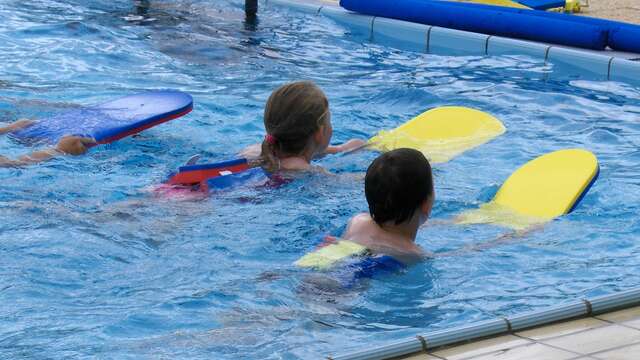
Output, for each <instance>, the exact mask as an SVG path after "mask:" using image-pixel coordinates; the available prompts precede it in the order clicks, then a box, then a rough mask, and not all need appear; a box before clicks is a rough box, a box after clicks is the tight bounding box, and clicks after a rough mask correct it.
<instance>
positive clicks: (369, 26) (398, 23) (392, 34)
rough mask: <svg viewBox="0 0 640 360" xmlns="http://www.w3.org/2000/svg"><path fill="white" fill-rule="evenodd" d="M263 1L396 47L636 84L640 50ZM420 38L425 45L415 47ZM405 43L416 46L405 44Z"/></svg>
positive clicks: (308, 1)
mask: <svg viewBox="0 0 640 360" xmlns="http://www.w3.org/2000/svg"><path fill="white" fill-rule="evenodd" d="M266 4H276V5H281V6H287V7H289V8H291V9H295V10H298V11H302V12H306V13H310V14H313V15H323V16H326V17H328V18H331V19H332V20H334V21H336V22H338V23H340V24H343V25H347V26H349V27H350V28H351V29H354V30H356V31H357V32H359V33H360V34H361V35H364V36H365V37H366V38H367V40H368V41H371V42H373V43H381V44H383V45H386V46H390V47H394V48H400V49H402V50H409V51H414V52H422V53H430V54H442V55H483V56H495V55H528V56H530V57H533V58H534V59H538V60H540V61H543V62H544V63H551V64H554V65H558V69H557V70H556V69H554V71H553V73H556V75H567V76H571V75H578V76H581V77H584V78H586V79H588V80H592V79H593V80H603V81H620V82H625V83H628V84H631V85H640V61H632V60H630V59H640V54H631V53H623V52H616V51H610V50H605V51H595V50H584V49H577V48H571V47H567V46H559V45H552V44H545V43H539V42H533V41H528V40H519V39H511V38H505V37H500V36H493V35H485V34H479V33H474V32H468V31H461V30H454V29H447V28H441V27H437V26H430V25H421V24H416V23H412V22H408V21H403V20H396V19H390V18H381V17H375V16H369V15H362V14H358V13H354V12H351V11H347V10H345V9H343V8H341V7H340V6H338V5H337V3H335V2H331V1H316V0H303V1H295V0H266ZM376 19H384V21H376ZM418 25H421V26H422V27H424V28H423V30H416V27H417V26H418ZM407 29H410V30H409V31H407ZM419 31H422V33H420V32H419ZM376 34H378V36H376ZM381 34H383V36H380V35H381ZM423 43H424V44H426V46H420V45H421V44H423ZM407 44H413V45H416V44H417V45H418V46H412V47H410V48H407V47H406V45H407Z"/></svg>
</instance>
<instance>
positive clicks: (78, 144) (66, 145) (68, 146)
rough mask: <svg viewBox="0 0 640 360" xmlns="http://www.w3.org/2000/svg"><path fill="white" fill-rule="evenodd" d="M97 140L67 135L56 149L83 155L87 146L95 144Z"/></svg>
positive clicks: (70, 153)
mask: <svg viewBox="0 0 640 360" xmlns="http://www.w3.org/2000/svg"><path fill="white" fill-rule="evenodd" d="M95 143H96V141H95V140H94V139H92V138H88V137H80V136H65V137H63V138H62V139H60V141H58V145H57V146H56V150H58V151H59V152H62V153H65V154H69V155H82V154H84V153H85V152H87V146H88V145H92V144H95Z"/></svg>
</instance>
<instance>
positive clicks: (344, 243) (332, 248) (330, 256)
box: [294, 240, 367, 270]
mask: <svg viewBox="0 0 640 360" xmlns="http://www.w3.org/2000/svg"><path fill="white" fill-rule="evenodd" d="M366 251H367V248H366V247H364V246H362V245H360V244H357V243H354V242H353V241H349V240H340V241H338V242H337V243H335V244H331V245H327V246H323V247H321V248H319V249H317V250H314V251H312V252H310V253H308V254H306V255H304V256H303V257H301V258H300V259H298V260H297V261H296V262H295V263H294V264H295V265H297V266H300V267H308V268H314V269H316V270H326V269H329V268H331V267H332V266H333V265H334V264H335V263H337V262H339V261H341V260H343V259H345V258H348V257H351V256H358V255H362V254H364V253H365V252H366Z"/></svg>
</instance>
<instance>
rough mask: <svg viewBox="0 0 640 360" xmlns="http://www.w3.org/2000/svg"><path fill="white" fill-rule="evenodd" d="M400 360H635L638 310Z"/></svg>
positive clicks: (639, 352) (639, 346)
mask: <svg viewBox="0 0 640 360" xmlns="http://www.w3.org/2000/svg"><path fill="white" fill-rule="evenodd" d="M397 359H403V360H427V359H429V360H433V359H446V360H489V359H491V360H527V359H535V360H538V359H539V360H569V359H600V360H604V359H606V360H638V359H640V307H634V308H630V309H626V310H620V311H616V312H611V313H607V314H601V315H598V316H595V317H588V318H584V319H578V320H573V321H568V322H562V323H557V324H553V325H548V326H542V327H538V328H535V329H531V330H526V331H521V332H516V333H514V334H512V335H504V336H500V337H495V338H491V339H487V340H481V341H477V342H471V343H467V344H464V345H459V346H454V347H447V348H442V349H435V350H433V351H431V352H430V353H419V354H414V355H409V356H406V357H402V358H397Z"/></svg>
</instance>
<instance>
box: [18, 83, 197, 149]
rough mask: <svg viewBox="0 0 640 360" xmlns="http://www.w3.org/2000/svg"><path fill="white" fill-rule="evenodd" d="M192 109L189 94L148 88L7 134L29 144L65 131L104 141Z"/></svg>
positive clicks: (54, 140) (55, 138)
mask: <svg viewBox="0 0 640 360" xmlns="http://www.w3.org/2000/svg"><path fill="white" fill-rule="evenodd" d="M192 109H193V99H192V97H191V95H189V94H186V93H183V92H180V91H169V90H167V91H151V92H145V93H140V94H135V95H130V96H126V97H123V98H119V99H116V100H113V101H109V102H106V103H103V104H100V105H95V106H90V107H86V108H81V109H76V110H71V111H67V112H64V113H60V114H57V115H54V116H51V117H47V118H43V119H39V120H38V121H37V122H36V123H35V124H33V125H31V126H29V127H27V128H24V129H21V130H18V131H15V132H13V133H11V136H12V137H13V138H15V139H17V140H19V141H22V142H25V143H29V144H37V143H48V144H55V143H57V142H58V140H60V138H62V137H64V136H66V135H78V136H86V137H91V138H93V139H95V140H96V143H98V144H106V143H111V142H113V141H116V140H119V139H121V138H123V137H126V136H129V135H133V134H136V133H138V132H140V131H142V130H145V129H148V128H150V127H153V126H156V125H158V124H161V123H163V122H166V121H169V120H173V119H176V118H178V117H181V116H183V115H186V114H187V113H189V112H190V111H191V110H192Z"/></svg>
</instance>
